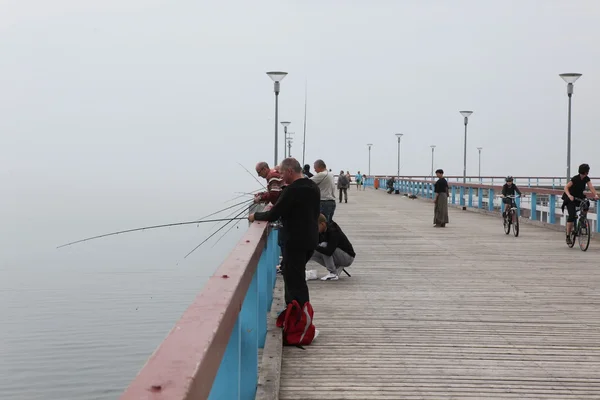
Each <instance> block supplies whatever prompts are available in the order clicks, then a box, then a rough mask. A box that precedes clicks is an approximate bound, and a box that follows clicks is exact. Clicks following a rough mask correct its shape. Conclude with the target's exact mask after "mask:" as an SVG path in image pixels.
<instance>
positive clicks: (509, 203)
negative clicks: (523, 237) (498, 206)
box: [502, 176, 521, 218]
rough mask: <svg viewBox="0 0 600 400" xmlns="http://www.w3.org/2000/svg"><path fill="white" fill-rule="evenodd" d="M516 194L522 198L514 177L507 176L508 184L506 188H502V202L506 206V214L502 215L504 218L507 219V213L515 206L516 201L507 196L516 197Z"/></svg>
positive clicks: (505, 185)
mask: <svg viewBox="0 0 600 400" xmlns="http://www.w3.org/2000/svg"><path fill="white" fill-rule="evenodd" d="M515 193H517V194H518V195H519V196H521V191H520V190H519V188H518V187H517V185H515V184H514V183H513V177H512V176H507V177H506V183H505V184H504V186H502V202H503V203H504V204H506V206H505V207H504V212H503V213H502V216H503V217H504V218H506V212H507V211H508V209H509V208H512V207H514V206H515V205H514V204H515V199H513V198H510V197H506V196H514V195H515Z"/></svg>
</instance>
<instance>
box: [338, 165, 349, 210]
mask: <svg viewBox="0 0 600 400" xmlns="http://www.w3.org/2000/svg"><path fill="white" fill-rule="evenodd" d="M337 187H338V191H339V192H340V203H341V202H342V194H344V199H345V200H346V203H347V202H348V188H349V187H350V181H349V180H348V175H346V174H344V171H343V170H342V171H340V175H339V176H338V181H337Z"/></svg>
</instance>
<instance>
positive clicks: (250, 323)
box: [121, 222, 279, 400]
mask: <svg viewBox="0 0 600 400" xmlns="http://www.w3.org/2000/svg"><path fill="white" fill-rule="evenodd" d="M278 261H279V246H278V245H277V231H276V230H273V229H272V228H271V227H270V226H269V224H268V223H266V222H255V223H253V224H251V225H250V227H249V228H248V232H247V233H246V234H245V235H244V237H243V238H242V239H241V240H240V242H239V243H238V244H237V246H236V247H235V249H234V250H233V251H232V252H231V254H230V256H229V257H228V258H227V259H226V260H225V261H224V262H223V263H222V264H221V266H220V267H219V268H218V269H217V271H216V272H215V273H214V274H213V275H212V276H211V277H210V278H209V281H208V282H207V283H206V285H205V286H204V288H203V290H202V292H200V293H199V294H198V296H197V297H196V299H195V300H194V302H193V303H192V305H190V306H189V308H188V309H187V310H186V311H185V312H184V314H183V315H182V317H181V318H180V320H179V321H178V322H177V323H176V324H175V326H174V327H173V329H172V330H171V332H170V333H169V334H168V336H167V338H166V339H165V340H164V341H163V342H162V343H161V344H160V346H159V347H158V348H157V349H156V351H155V352H154V354H152V356H151V357H150V359H149V360H148V361H147V363H146V365H145V366H144V367H143V368H142V370H141V371H140V372H139V374H138V376H137V377H136V378H135V379H134V380H133V382H131V384H130V385H129V387H128V388H127V389H126V390H125V392H124V393H123V395H122V396H121V399H122V400H133V399H135V400H140V399H164V400H192V399H207V398H208V399H213V400H217V399H219V400H221V399H241V400H253V399H254V398H255V393H256V387H257V382H258V365H259V360H258V349H259V348H263V347H264V344H265V338H266V332H267V312H268V311H269V310H270V308H271V302H272V300H273V287H274V285H275V280H276V269H275V266H276V264H277V263H278Z"/></svg>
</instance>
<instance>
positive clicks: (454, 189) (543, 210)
mask: <svg viewBox="0 0 600 400" xmlns="http://www.w3.org/2000/svg"><path fill="white" fill-rule="evenodd" d="M375 181H378V184H379V188H380V189H383V190H386V182H387V178H385V177H369V178H367V180H366V186H368V187H374V185H375ZM448 184H449V186H450V196H449V198H448V203H449V204H452V205H456V206H463V207H467V208H478V209H482V210H487V211H496V210H498V212H501V211H504V204H503V203H502V201H501V200H500V199H499V198H497V197H496V195H499V194H500V193H501V190H502V187H501V186H490V185H481V184H472V183H467V184H466V185H464V184H463V183H462V182H453V181H449V182H448ZM394 187H395V189H398V190H399V192H400V193H407V194H414V195H416V196H420V197H422V198H428V199H433V198H434V195H435V193H434V191H433V190H434V189H433V181H431V180H413V179H400V180H399V181H396V182H395V185H394ZM520 188H521V192H523V194H524V195H525V197H524V198H523V199H517V207H518V213H519V215H521V213H522V211H523V210H524V209H525V210H529V215H528V218H529V219H531V220H532V221H542V222H546V223H549V224H561V225H564V224H565V222H566V216H564V215H558V217H559V218H558V219H557V214H556V211H557V209H560V205H561V202H562V200H561V195H562V190H553V189H546V188H538V187H524V186H521V187H520ZM590 211H591V212H590V213H589V214H588V219H589V220H590V221H591V224H592V226H593V227H594V224H595V227H594V230H595V231H596V232H600V223H598V214H597V213H598V208H597V205H595V204H594V203H592V208H591V209H590Z"/></svg>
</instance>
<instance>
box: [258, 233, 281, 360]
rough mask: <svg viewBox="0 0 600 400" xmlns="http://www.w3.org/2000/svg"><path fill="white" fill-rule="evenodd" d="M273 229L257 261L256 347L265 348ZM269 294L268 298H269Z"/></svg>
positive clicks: (270, 289) (271, 295)
mask: <svg viewBox="0 0 600 400" xmlns="http://www.w3.org/2000/svg"><path fill="white" fill-rule="evenodd" d="M275 232H277V231H276V230H275V229H273V230H271V234H270V235H269V237H268V238H267V248H266V249H265V250H263V252H262V254H261V255H260V259H259V260H258V267H257V271H256V272H257V274H258V347H260V348H261V349H262V348H263V347H265V339H266V335H267V310H268V309H269V298H270V299H271V302H272V299H273V288H272V285H271V281H270V279H269V265H270V264H271V263H272V262H273V253H274V251H273V247H274V245H275V246H276V245H277V242H276V241H275V242H274V241H273V238H275V239H277V236H276V235H274V233H275ZM269 293H270V296H269Z"/></svg>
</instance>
